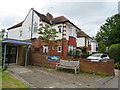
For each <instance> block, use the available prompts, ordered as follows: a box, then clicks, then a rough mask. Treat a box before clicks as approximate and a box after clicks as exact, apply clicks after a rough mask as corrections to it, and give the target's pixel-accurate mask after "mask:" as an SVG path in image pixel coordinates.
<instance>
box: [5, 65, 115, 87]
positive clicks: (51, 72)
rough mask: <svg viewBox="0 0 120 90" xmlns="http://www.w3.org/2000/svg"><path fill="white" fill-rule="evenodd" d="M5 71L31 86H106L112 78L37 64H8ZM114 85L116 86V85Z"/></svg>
mask: <svg viewBox="0 0 120 90" xmlns="http://www.w3.org/2000/svg"><path fill="white" fill-rule="evenodd" d="M7 72H9V73H10V74H12V75H13V76H15V77H16V78H18V79H19V80H21V81H22V82H24V83H25V84H26V85H27V86H29V87H31V88H107V85H108V84H107V83H108V82H109V81H110V80H112V79H113V80H114V77H113V76H110V77H101V76H95V75H92V74H86V73H79V74H74V73H68V72H64V71H57V70H55V69H52V68H45V67H37V66H27V67H24V66H19V65H10V66H9V67H8V69H7ZM116 79H117V78H116ZM116 79H115V81H116ZM116 83H117V82H116ZM105 84H106V85H105ZM108 87H109V85H108ZM115 87H116V88H117V86H115Z"/></svg>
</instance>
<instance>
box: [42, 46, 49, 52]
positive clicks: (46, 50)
mask: <svg viewBox="0 0 120 90" xmlns="http://www.w3.org/2000/svg"><path fill="white" fill-rule="evenodd" d="M48 51H49V50H48V45H44V46H43V53H48Z"/></svg>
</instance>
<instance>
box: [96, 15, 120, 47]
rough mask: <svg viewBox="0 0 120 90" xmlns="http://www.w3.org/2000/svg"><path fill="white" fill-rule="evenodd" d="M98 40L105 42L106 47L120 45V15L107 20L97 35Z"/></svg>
mask: <svg viewBox="0 0 120 90" xmlns="http://www.w3.org/2000/svg"><path fill="white" fill-rule="evenodd" d="M96 40H97V41H98V42H100V41H102V42H104V43H105V45H106V46H110V45H112V44H117V43H120V14H115V15H114V16H112V17H108V18H107V20H106V23H105V24H104V25H102V26H101V27H100V31H99V32H98V33H97V34H96Z"/></svg>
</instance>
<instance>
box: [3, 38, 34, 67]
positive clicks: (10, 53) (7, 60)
mask: <svg viewBox="0 0 120 90" xmlns="http://www.w3.org/2000/svg"><path fill="white" fill-rule="evenodd" d="M1 43H2V66H5V65H9V64H18V65H23V66H26V65H27V64H29V56H28V55H29V54H28V53H29V46H30V45H32V43H31V42H26V41H22V40H15V39H4V40H3V41H1Z"/></svg>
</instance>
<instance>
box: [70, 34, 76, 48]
mask: <svg viewBox="0 0 120 90" xmlns="http://www.w3.org/2000/svg"><path fill="white" fill-rule="evenodd" d="M68 45H74V46H76V45H77V43H76V38H74V37H71V36H70V37H69V42H68Z"/></svg>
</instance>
